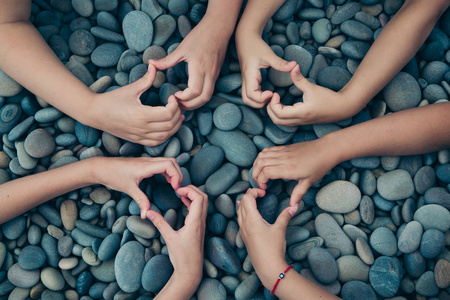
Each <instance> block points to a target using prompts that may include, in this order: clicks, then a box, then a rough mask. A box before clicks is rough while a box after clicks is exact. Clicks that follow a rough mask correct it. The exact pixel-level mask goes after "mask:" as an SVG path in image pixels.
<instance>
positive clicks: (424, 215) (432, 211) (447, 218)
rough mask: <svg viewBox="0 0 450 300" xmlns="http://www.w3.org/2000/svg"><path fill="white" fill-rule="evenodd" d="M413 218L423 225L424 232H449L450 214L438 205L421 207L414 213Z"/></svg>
mask: <svg viewBox="0 0 450 300" xmlns="http://www.w3.org/2000/svg"><path fill="white" fill-rule="evenodd" d="M413 218H414V220H415V221H418V222H419V223H420V224H422V226H423V229H424V230H428V229H438V230H440V231H442V232H447V231H448V229H449V228H450V212H449V211H448V209H446V208H444V207H442V206H440V205H437V204H428V205H424V206H422V207H420V208H419V209H417V210H416V212H415V213H414V217H413Z"/></svg>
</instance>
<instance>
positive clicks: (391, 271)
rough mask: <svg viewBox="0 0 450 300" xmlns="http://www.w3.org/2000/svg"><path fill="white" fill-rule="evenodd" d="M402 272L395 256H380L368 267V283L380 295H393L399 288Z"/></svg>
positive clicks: (386, 296)
mask: <svg viewBox="0 0 450 300" xmlns="http://www.w3.org/2000/svg"><path fill="white" fill-rule="evenodd" d="M402 273H403V270H402V269H401V268H400V266H399V264H398V262H397V261H396V259H395V258H392V257H387V256H380V257H379V258H377V259H376V260H375V263H374V264H373V266H372V267H371V268H370V271H369V280H370V284H371V285H372V287H373V289H374V290H375V292H377V293H378V294H379V295H380V296H382V297H385V298H389V297H393V296H395V294H396V293H397V291H398V290H399V288H400V280H401V277H402Z"/></svg>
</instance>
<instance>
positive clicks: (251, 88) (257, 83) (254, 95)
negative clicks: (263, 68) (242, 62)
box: [242, 68, 273, 108]
mask: <svg viewBox="0 0 450 300" xmlns="http://www.w3.org/2000/svg"><path fill="white" fill-rule="evenodd" d="M243 76H244V77H243V78H242V79H243V80H242V81H243V82H242V88H243V93H242V95H243V96H244V97H245V99H244V100H246V101H247V102H246V103H247V104H248V105H250V106H252V107H255V108H261V107H263V106H264V105H265V104H266V103H267V101H269V100H270V99H271V97H272V95H273V93H272V92H271V91H264V92H263V91H261V80H262V78H261V72H260V71H259V69H256V68H255V69H251V70H249V71H247V72H246V73H245V74H243Z"/></svg>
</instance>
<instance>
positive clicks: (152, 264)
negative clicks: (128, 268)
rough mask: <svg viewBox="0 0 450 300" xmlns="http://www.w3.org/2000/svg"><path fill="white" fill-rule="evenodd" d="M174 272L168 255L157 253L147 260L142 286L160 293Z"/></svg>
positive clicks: (149, 290)
mask: <svg viewBox="0 0 450 300" xmlns="http://www.w3.org/2000/svg"><path fill="white" fill-rule="evenodd" d="M172 273H173V267H172V263H171V262H170V259H169V257H168V256H167V255H155V256H153V257H152V258H150V260H149V261H148V262H147V264H146V265H145V267H144V270H143V272H142V287H143V288H144V289H145V290H146V291H148V292H152V293H158V292H159V291H160V290H161V289H162V288H163V287H164V286H165V285H166V283H167V281H169V279H170V277H171V276H172Z"/></svg>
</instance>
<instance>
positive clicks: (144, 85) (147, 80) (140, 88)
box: [129, 65, 156, 95]
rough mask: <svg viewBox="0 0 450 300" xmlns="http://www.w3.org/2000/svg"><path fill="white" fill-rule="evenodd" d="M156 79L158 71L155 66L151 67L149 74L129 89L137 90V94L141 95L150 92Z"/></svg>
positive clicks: (132, 84)
mask: <svg viewBox="0 0 450 300" xmlns="http://www.w3.org/2000/svg"><path fill="white" fill-rule="evenodd" d="M155 78H156V69H155V67H154V66H152V65H149V66H148V71H147V73H145V74H144V76H142V77H141V78H140V79H138V80H136V81H135V82H133V83H131V84H130V85H129V88H130V89H132V90H135V91H136V93H137V94H139V95H141V94H142V93H143V92H145V91H146V90H148V89H149V88H150V87H151V86H152V84H153V82H154V81H155Z"/></svg>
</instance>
